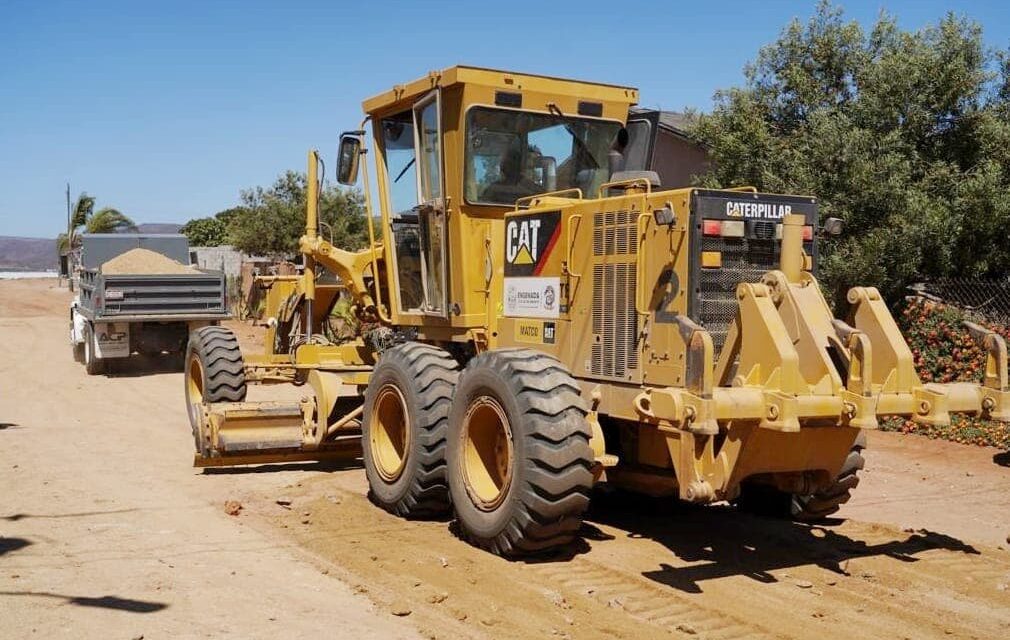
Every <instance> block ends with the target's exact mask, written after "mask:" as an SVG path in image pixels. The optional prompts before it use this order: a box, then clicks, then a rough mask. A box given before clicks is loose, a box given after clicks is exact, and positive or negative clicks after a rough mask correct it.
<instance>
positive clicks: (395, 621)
mask: <svg viewBox="0 0 1010 640" xmlns="http://www.w3.org/2000/svg"><path fill="white" fill-rule="evenodd" d="M49 287H50V285H49V284H48V283H41V282H38V281H36V282H0V336H2V337H3V340H0V369H2V373H3V374H4V375H3V377H2V380H3V383H2V384H3V388H2V391H0V393H2V395H0V423H2V424H0V487H2V488H3V490H4V491H3V493H2V495H3V499H2V500H0V507H2V508H0V536H3V537H2V538H0V637H14V638H20V637H32V634H33V632H36V633H35V635H37V636H39V637H41V636H66V637H75V638H76V637H103V638H135V637H137V636H140V635H143V636H144V637H145V638H158V637H173V638H176V637H266V636H268V635H269V636H273V637H294V636H296V635H297V636H303V637H309V638H311V637H347V638H365V637H383V638H386V637H411V636H412V634H419V635H420V636H422V637H430V638H519V637H523V638H531V637H537V638H539V637H560V638H564V637H568V638H655V637H683V638H689V637H696V638H711V639H714V640H715V639H732V638H762V637H763V638H810V637H819V638H851V637H853V636H859V637H871V638H915V639H918V638H938V637H943V638H950V637H955V638H980V639H981V638H1005V637H1010V552H1008V551H1007V550H1006V547H1007V546H1008V544H1007V541H1006V537H1007V535H1008V534H1010V468H1008V466H1007V465H1010V459H1008V458H1010V456H1008V455H1007V454H1006V453H1004V452H1000V451H997V450H994V449H983V448H975V447H966V446H962V445H956V444H951V443H943V442H934V441H929V440H926V439H922V438H919V437H913V436H901V435H897V434H888V433H871V434H870V438H869V443H870V447H869V450H868V452H867V470H866V472H865V473H864V474H863V481H862V484H861V485H860V487H859V489H858V490H857V492H856V494H855V496H854V497H853V499H852V501H851V502H850V503H849V504H848V505H846V506H845V508H844V509H843V511H842V512H840V513H839V518H837V519H835V520H833V521H831V522H830V523H827V524H826V525H824V526H805V525H797V524H792V523H787V522H780V521H775V520H766V519H760V518H754V517H748V516H744V515H742V514H739V513H737V512H736V511H735V510H733V509H731V508H729V507H725V506H713V507H705V508H697V507H689V506H682V505H676V504H671V503H670V502H668V501H652V500H644V499H635V498H632V497H629V496H626V495H620V494H608V493H604V492H598V493H597V494H596V495H595V496H594V503H593V508H592V512H591V514H590V517H589V519H588V521H587V524H586V525H585V527H584V529H583V537H584V540H583V542H582V543H580V544H579V545H577V546H575V547H573V548H572V549H570V550H569V551H568V552H567V553H566V554H562V555H559V556H557V557H553V558H547V559H543V560H540V561H537V562H511V563H510V562H506V561H504V560H501V559H499V558H495V557H493V556H490V555H488V554H485V553H482V552H479V551H477V550H475V549H473V548H471V547H470V546H468V545H466V544H465V543H463V542H461V541H460V540H458V539H457V538H456V537H455V536H454V534H453V527H452V524H451V523H450V522H405V521H402V520H399V519H396V518H394V517H392V516H390V515H388V514H386V513H385V512H382V511H380V510H379V509H377V508H375V507H373V506H372V505H371V504H370V503H369V502H368V501H367V498H366V497H365V494H366V489H367V487H366V484H365V480H364V474H363V473H362V471H361V470H360V468H359V466H358V465H357V464H355V463H354V462H351V463H349V464H347V465H345V466H341V465H320V464H311V463H310V464H290V465H278V466H275V467H257V468H246V469H234V470H214V471H207V472H203V473H201V472H198V471H195V470H193V469H192V468H190V466H189V463H190V461H191V456H192V453H191V447H192V443H191V439H190V434H189V429H188V425H187V421H186V417H185V412H184V408H183V406H182V381H181V375H180V374H179V373H176V372H165V373H157V374H153V375H148V374H143V375H141V374H140V373H139V372H138V373H134V374H125V373H124V374H119V375H116V376H113V377H88V376H86V375H85V373H84V370H83V367H81V365H77V364H75V363H74V362H73V361H72V359H71V356H70V348H69V346H68V345H67V344H66V342H65V339H64V334H65V327H66V320H65V301H66V294H65V292H61V291H58V290H54V289H51V288H49ZM254 336H255V332H254V331H252V330H246V329H243V330H242V334H241V337H242V339H243V341H244V342H247V341H250V340H252V339H253V338H254ZM278 499H281V502H284V503H287V502H288V501H290V504H283V505H282V504H278ZM226 500H237V501H239V502H241V504H242V505H243V509H242V511H241V512H240V513H239V515H237V516H228V515H225V514H224V510H223V506H224V502H225V501H226ZM394 612H396V613H400V614H404V613H407V612H409V614H408V615H406V616H400V617H397V616H395V615H393V613H394ZM408 625H409V626H408Z"/></svg>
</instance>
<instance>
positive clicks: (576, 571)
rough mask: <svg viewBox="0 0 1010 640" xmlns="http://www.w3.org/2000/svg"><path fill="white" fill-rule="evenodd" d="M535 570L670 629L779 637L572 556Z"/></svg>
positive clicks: (722, 639) (716, 637) (719, 639)
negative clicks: (564, 562) (566, 562)
mask: <svg viewBox="0 0 1010 640" xmlns="http://www.w3.org/2000/svg"><path fill="white" fill-rule="evenodd" d="M536 571H537V573H538V574H540V575H541V576H543V577H545V578H546V579H548V580H551V581H553V582H555V583H558V584H560V585H563V586H564V587H566V588H568V589H572V590H575V591H579V592H582V593H585V594H586V595H589V596H591V597H593V598H594V599H595V600H597V601H598V602H600V603H602V604H605V605H607V606H610V607H618V608H620V609H623V610H624V611H626V612H627V613H628V615H630V616H632V617H634V618H638V619H641V620H643V621H646V622H648V623H650V624H654V625H656V626H657V627H660V628H662V629H665V630H667V631H671V632H674V631H681V632H685V633H691V631H694V632H700V633H702V634H704V637H706V638H711V639H713V640H737V639H740V638H756V639H763V638H774V637H776V636H775V635H773V634H772V633H770V632H766V631H765V630H764V629H761V628H760V627H758V626H755V625H753V624H751V623H748V622H747V621H745V620H741V619H738V618H735V617H733V616H732V615H729V614H727V612H725V611H720V610H716V609H709V608H707V607H706V608H701V607H698V606H697V605H696V604H694V603H692V602H690V601H689V600H688V599H686V598H682V597H680V596H678V595H675V594H672V593H670V591H669V590H663V589H659V588H657V587H653V586H651V585H649V584H647V583H643V581H642V580H641V579H637V578H635V577H634V576H629V575H627V574H624V573H622V572H620V571H618V570H615V569H613V568H610V567H606V566H603V565H599V564H596V563H594V562H591V561H588V560H584V559H582V558H575V559H573V560H572V561H571V563H570V566H561V565H552V566H549V567H543V566H538V567H537V568H536Z"/></svg>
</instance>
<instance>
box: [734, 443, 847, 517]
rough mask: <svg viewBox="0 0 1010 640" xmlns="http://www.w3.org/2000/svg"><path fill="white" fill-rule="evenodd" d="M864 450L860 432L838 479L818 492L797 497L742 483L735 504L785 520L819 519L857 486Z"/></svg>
mask: <svg viewBox="0 0 1010 640" xmlns="http://www.w3.org/2000/svg"><path fill="white" fill-rule="evenodd" d="M865 448H866V435H865V434H863V433H862V432H860V434H859V436H857V437H856V441H855V442H854V443H853V444H852V449H850V450H849V455H848V457H846V458H845V464H843V465H842V470H841V471H840V472H839V474H838V477H837V478H836V479H835V481H834V483H832V484H831V486H829V487H828V488H826V489H824V490H822V491H819V492H817V493H811V494H806V495H801V494H793V493H785V492H783V491H779V490H777V489H775V488H774V487H770V486H768V485H761V484H746V483H745V484H744V485H743V486H742V487H741V491H740V497H739V498H737V500H736V504H737V506H738V507H739V508H740V509H742V510H744V511H748V512H750V513H756V514H758V515H769V516H778V517H786V518H792V519H793V520H799V521H802V522H816V521H817V520H823V519H824V518H827V517H828V516H830V515H831V514H833V513H835V512H836V511H838V510H839V509H840V508H841V506H842V505H843V504H845V503H846V502H848V501H849V498H851V497H852V490H853V489H855V488H856V487H857V486H858V485H859V475H858V473H859V471H860V470H861V469H862V468H863V465H864V464H865V462H866V461H865V460H864V459H863V450H864V449H865Z"/></svg>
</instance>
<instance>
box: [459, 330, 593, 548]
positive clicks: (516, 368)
mask: <svg viewBox="0 0 1010 640" xmlns="http://www.w3.org/2000/svg"><path fill="white" fill-rule="evenodd" d="M449 424H450V425H451V428H450V434H449V445H448V451H447V461H448V464H449V466H448V471H449V490H450V495H451V497H452V504H453V508H454V510H455V513H456V519H457V522H458V525H459V531H460V533H461V535H462V536H463V537H464V538H465V539H467V540H469V541H470V542H471V543H472V544H474V545H476V546H478V547H480V548H482V549H486V550H488V551H491V552H492V553H495V554H498V555H503V556H512V557H515V556H522V555H530V554H535V553H542V552H546V551H550V550H553V549H555V548H557V547H560V546H562V545H565V544H567V543H569V542H571V541H572V540H573V539H574V538H575V536H576V535H577V534H578V531H579V529H580V528H581V526H582V514H583V512H585V510H586V508H587V507H588V506H589V491H590V489H591V488H592V484H593V474H592V471H591V469H592V464H593V452H592V449H591V448H590V446H589V438H590V436H591V430H590V427H589V423H588V422H587V421H586V408H585V403H584V401H583V399H582V397H581V394H580V390H579V386H578V384H577V383H576V382H575V380H574V379H573V378H572V376H571V374H570V373H569V372H568V371H566V370H565V368H564V366H563V365H562V364H561V363H560V362H558V361H557V360H555V359H554V358H552V357H550V356H548V355H546V354H543V353H540V352H537V351H533V350H530V349H499V350H495V351H489V352H486V353H483V354H481V355H479V356H477V357H476V358H474V359H473V360H471V361H470V363H469V364H468V365H467V367H466V368H465V369H464V370H463V373H462V374H461V375H460V379H459V383H458V384H457V385H456V391H455V393H454V394H453V399H452V411H451V412H450V417H449Z"/></svg>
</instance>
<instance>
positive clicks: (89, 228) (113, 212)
mask: <svg viewBox="0 0 1010 640" xmlns="http://www.w3.org/2000/svg"><path fill="white" fill-rule="evenodd" d="M136 230H137V225H135V224H134V223H133V220H130V219H129V218H128V217H127V216H125V215H123V214H122V213H120V211H119V210H118V209H113V208H112V207H103V208H101V209H99V210H98V211H96V212H95V213H94V214H93V215H92V216H91V217H89V218H88V219H87V222H85V223H84V232H85V233H122V232H124V231H131V232H132V231H136Z"/></svg>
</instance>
